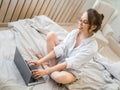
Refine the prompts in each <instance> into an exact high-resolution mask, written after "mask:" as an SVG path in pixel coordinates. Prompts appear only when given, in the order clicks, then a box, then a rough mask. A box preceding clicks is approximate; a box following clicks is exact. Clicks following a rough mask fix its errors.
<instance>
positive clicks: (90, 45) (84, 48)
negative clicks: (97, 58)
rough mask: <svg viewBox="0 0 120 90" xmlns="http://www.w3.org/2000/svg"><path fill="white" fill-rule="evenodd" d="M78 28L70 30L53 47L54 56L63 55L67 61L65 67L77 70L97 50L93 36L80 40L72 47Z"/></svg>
mask: <svg viewBox="0 0 120 90" xmlns="http://www.w3.org/2000/svg"><path fill="white" fill-rule="evenodd" d="M78 33H79V30H78V29H76V30H72V32H70V33H69V34H68V35H67V37H66V38H65V39H64V40H63V42H62V43H60V44H59V45H58V46H56V47H54V51H55V54H56V58H59V57H63V56H64V59H65V61H66V63H67V67H66V69H73V70H79V69H80V68H81V67H82V66H83V65H84V64H85V63H87V62H89V61H90V60H91V59H92V58H93V56H94V55H95V54H96V52H97V50H98V44H97V42H96V40H95V38H94V37H93V36H91V37H90V38H87V39H84V40H83V41H81V43H80V45H79V46H77V47H76V48H74V46H75V43H76V38H77V34H78Z"/></svg>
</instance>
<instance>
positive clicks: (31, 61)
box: [27, 60, 35, 64]
mask: <svg viewBox="0 0 120 90" xmlns="http://www.w3.org/2000/svg"><path fill="white" fill-rule="evenodd" d="M27 63H28V64H32V63H35V60H28V61H27Z"/></svg>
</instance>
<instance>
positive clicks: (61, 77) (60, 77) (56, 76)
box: [51, 71, 76, 84]
mask: <svg viewBox="0 0 120 90" xmlns="http://www.w3.org/2000/svg"><path fill="white" fill-rule="evenodd" d="M51 78H52V79H53V80H55V81H56V82H57V83H60V84H68V83H71V82H73V81H75V80H76V77H75V76H74V75H73V74H71V73H69V72H66V71H61V72H59V71H55V72H53V73H51Z"/></svg>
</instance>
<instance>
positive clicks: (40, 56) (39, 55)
mask: <svg viewBox="0 0 120 90" xmlns="http://www.w3.org/2000/svg"><path fill="white" fill-rule="evenodd" d="M35 56H37V57H38V58H39V59H41V58H42V57H43V56H42V55H41V54H35Z"/></svg>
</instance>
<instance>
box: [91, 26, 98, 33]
mask: <svg viewBox="0 0 120 90" xmlns="http://www.w3.org/2000/svg"><path fill="white" fill-rule="evenodd" d="M96 28H97V26H96V25H91V26H90V30H89V32H90V33H91V32H93V31H94V30H95V29H96Z"/></svg>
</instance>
